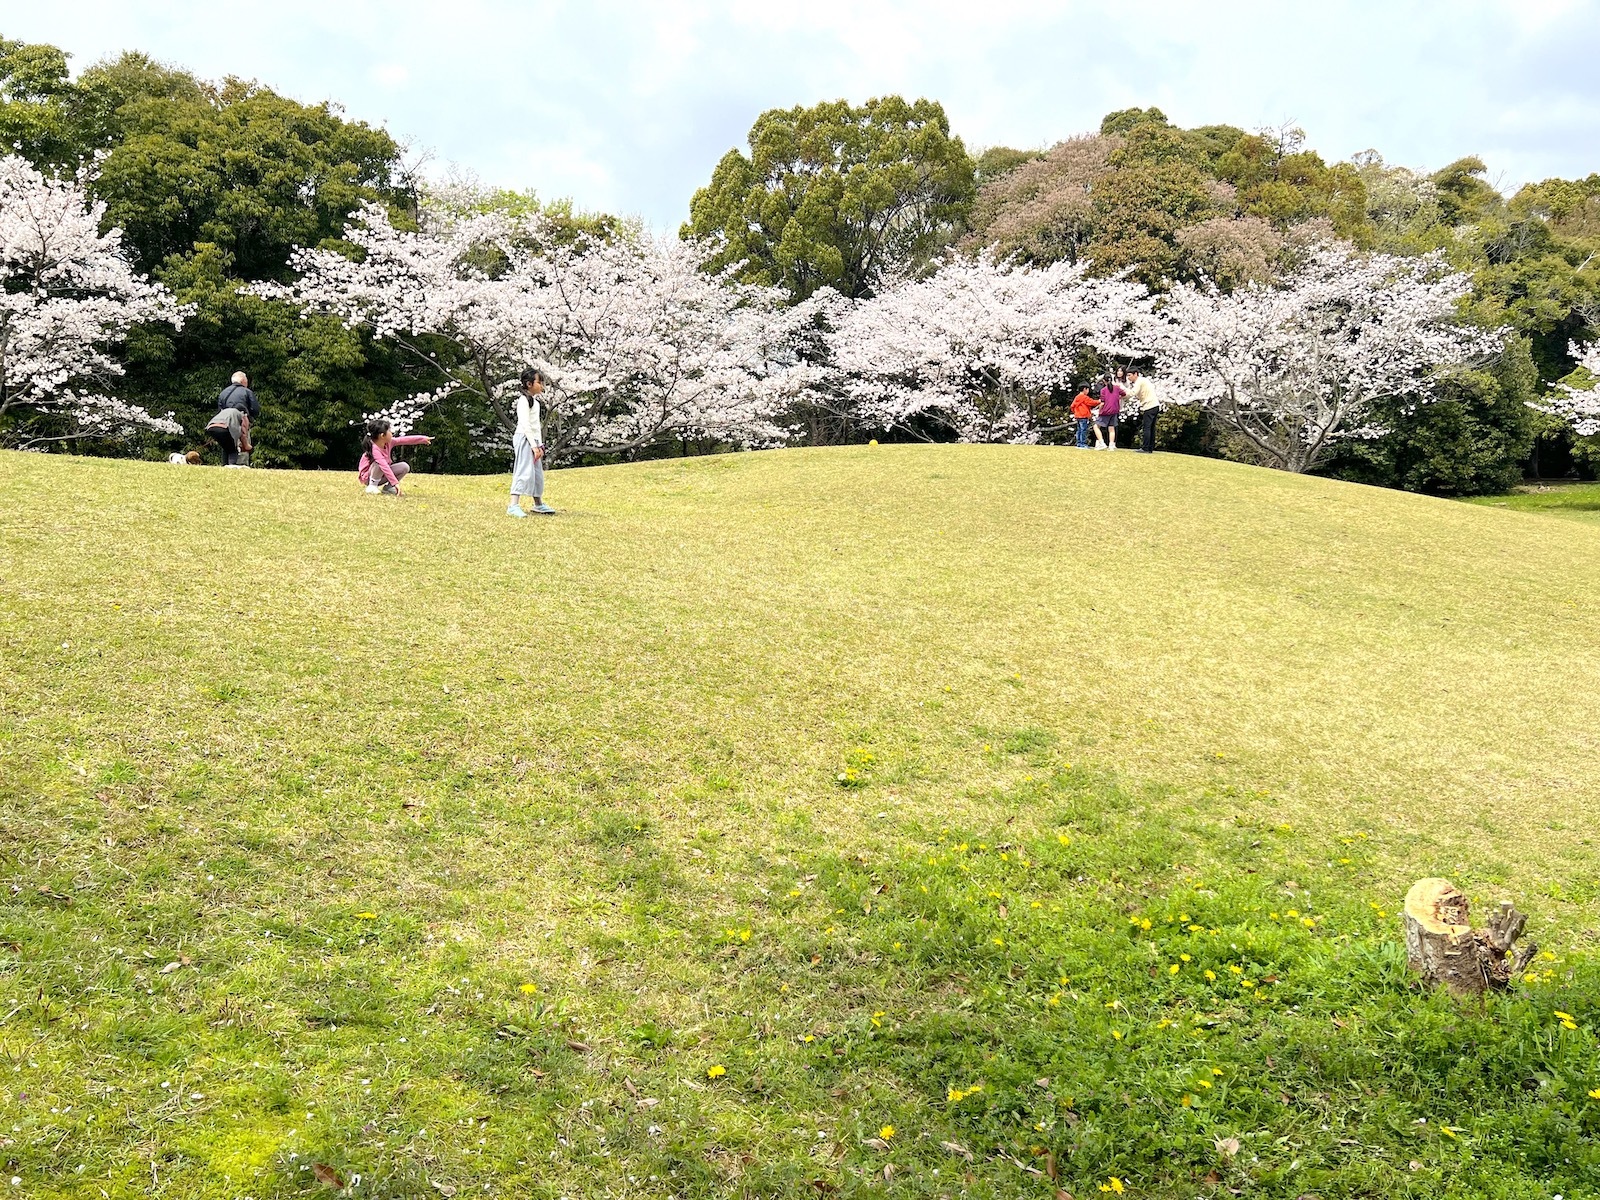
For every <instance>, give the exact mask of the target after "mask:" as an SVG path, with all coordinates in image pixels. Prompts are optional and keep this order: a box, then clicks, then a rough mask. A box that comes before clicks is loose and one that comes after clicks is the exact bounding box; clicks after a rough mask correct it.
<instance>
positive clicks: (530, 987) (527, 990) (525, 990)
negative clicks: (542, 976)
mask: <svg viewBox="0 0 1600 1200" xmlns="http://www.w3.org/2000/svg"><path fill="white" fill-rule="evenodd" d="M538 990H539V985H538V984H536V983H525V984H523V985H522V986H521V987H519V988H518V989H517V991H519V992H521V993H522V994H523V995H524V996H531V995H533V994H534V993H535V992H537V991H538Z"/></svg>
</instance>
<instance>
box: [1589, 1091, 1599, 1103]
mask: <svg viewBox="0 0 1600 1200" xmlns="http://www.w3.org/2000/svg"><path fill="white" fill-rule="evenodd" d="M1589 1099H1591V1100H1600V1088H1590V1089H1589Z"/></svg>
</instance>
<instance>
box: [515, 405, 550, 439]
mask: <svg viewBox="0 0 1600 1200" xmlns="http://www.w3.org/2000/svg"><path fill="white" fill-rule="evenodd" d="M515 436H516V437H522V438H527V439H528V445H530V446H542V445H543V444H544V428H543V426H542V425H541V424H540V423H539V401H538V400H536V399H535V398H534V397H532V396H530V395H528V393H527V392H518V393H517V432H516V435H515Z"/></svg>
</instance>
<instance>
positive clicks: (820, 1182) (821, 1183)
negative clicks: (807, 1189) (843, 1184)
mask: <svg viewBox="0 0 1600 1200" xmlns="http://www.w3.org/2000/svg"><path fill="white" fill-rule="evenodd" d="M811 1186H812V1187H814V1188H816V1189H817V1191H819V1192H821V1193H822V1194H823V1195H824V1196H826V1195H827V1194H828V1193H829V1192H837V1191H838V1190H839V1185H838V1184H834V1183H829V1182H828V1181H827V1180H826V1179H813V1180H812V1181H811Z"/></svg>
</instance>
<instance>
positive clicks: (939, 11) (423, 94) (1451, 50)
mask: <svg viewBox="0 0 1600 1200" xmlns="http://www.w3.org/2000/svg"><path fill="white" fill-rule="evenodd" d="M5 32H6V34H7V36H10V37H18V36H22V37H26V38H29V39H33V40H44V41H53V42H55V43H56V44H58V45H61V46H63V47H65V48H67V49H69V50H73V51H75V52H76V53H77V55H78V58H77V60H76V61H78V62H83V61H92V60H93V59H95V58H98V57H102V56H104V55H107V54H113V53H116V52H119V51H121V50H124V49H142V50H146V51H148V52H150V53H152V54H154V55H156V56H157V57H159V58H162V59H166V60H169V61H173V62H177V63H180V64H182V65H184V66H187V67H189V68H191V69H192V70H194V71H196V72H198V73H200V74H202V75H206V76H210V77H220V76H222V75H225V74H238V75H243V76H246V77H253V78H256V79H259V80H261V81H263V82H265V83H268V84H270V85H271V86H273V87H276V88H278V89H280V90H282V91H285V92H287V93H288V94H290V95H293V96H296V97H298V98H300V99H303V100H312V101H314V100H322V99H328V98H332V99H337V100H339V101H341V102H342V103H343V104H344V107H345V109H346V111H347V112H348V113H349V114H350V115H352V116H354V117H358V118H362V119H366V120H371V121H374V122H376V121H384V122H386V124H387V125H388V127H389V128H390V129H391V130H392V131H393V132H395V133H396V134H397V135H402V136H409V137H411V138H413V139H414V140H415V141H416V142H417V143H419V144H421V145H424V146H428V147H430V148H432V149H433V150H434V151H436V153H437V155H438V156H439V158H440V159H442V160H446V161H456V162H459V163H460V164H462V165H463V166H465V167H467V168H469V169H471V170H472V171H474V172H476V173H477V174H478V175H480V176H481V177H482V178H484V179H486V180H488V181H492V182H495V183H500V184H504V185H507V186H512V187H519V188H520V187H532V188H535V189H536V190H538V191H539V193H540V194H541V195H545V196H559V195H571V196H573V197H574V198H575V199H576V200H577V201H578V202H579V203H580V204H582V205H586V206H590V207H607V208H612V209H617V210H621V211H624V212H629V213H638V214H642V215H644V216H645V217H646V218H647V219H649V220H651V221H652V222H654V223H656V224H658V225H661V226H664V227H672V226H675V225H676V224H677V222H678V221H679V220H681V219H682V218H683V216H684V215H685V214H686V213H687V210H688V202H689V196H690V194H691V193H692V192H693V190H694V188H695V187H697V186H699V185H701V184H703V183H704V182H705V181H706V180H707V179H708V178H709V177H710V174H711V169H712V167H713V166H714V165H715V163H716V161H717V159H718V158H719V157H720V156H721V155H722V154H723V153H724V152H725V151H726V150H727V149H728V148H729V147H731V146H735V145H742V144H743V141H744V135H745V133H746V131H747V130H748V129H749V127H750V124H751V122H752V121H753V120H754V119H755V117H756V116H757V114H758V113H760V112H761V111H762V110H763V109H766V108H769V107H787V106H790V105H793V104H801V103H811V102H814V101H816V100H821V99H832V98H837V97H841V96H842V97H846V98H848V99H851V100H855V101H860V100H864V99H866V98H867V97H869V96H874V95H882V94H885V93H890V92H901V93H903V94H906V95H909V96H918V95H926V96H930V97H934V98H937V99H940V100H942V101H944V103H945V107H946V110H947V111H948V112H949V113H950V117H951V121H952V124H953V126H954V128H955V130H956V132H958V133H960V134H961V135H962V136H963V137H965V138H966V140H967V141H968V142H969V143H971V144H987V145H993V144H1011V145H1047V144H1049V143H1051V142H1054V141H1056V140H1058V139H1060V138H1062V137H1065V136H1067V135H1069V134H1072V133H1074V132H1078V131H1081V130H1083V129H1086V128H1092V127H1093V126H1094V125H1096V124H1097V123H1098V121H1099V118H1100V116H1101V115H1102V114H1103V113H1105V112H1107V111H1109V110H1111V109H1115V108H1122V107H1126V106H1128V105H1131V104H1141V105H1143V104H1150V103H1155V104H1159V105H1160V106H1161V107H1163V108H1164V109H1166V110H1167V112H1168V114H1169V115H1170V116H1171V117H1172V118H1173V119H1174V120H1177V121H1179V122H1181V123H1184V124H1201V123H1224V122H1225V123H1229V124H1235V125H1241V126H1244V127H1247V128H1249V127H1254V126H1258V125H1269V124H1278V123H1280V122H1282V121H1284V120H1291V119H1292V120H1295V121H1297V122H1298V123H1300V124H1301V125H1303V126H1304V127H1305V128H1306V130H1307V132H1308V133H1309V135H1310V141H1311V144H1312V145H1313V146H1315V147H1316V148H1318V149H1320V150H1321V151H1322V152H1323V154H1324V156H1326V157H1329V158H1340V157H1344V156H1346V155H1348V154H1351V153H1353V152H1355V151H1357V150H1361V149H1364V148H1366V147H1369V146H1372V147H1376V148H1378V149H1379V150H1381V151H1382V152H1383V154H1384V155H1385V157H1387V158H1388V159H1389V160H1391V161H1399V162H1407V163H1411V164H1413V165H1417V166H1421V167H1429V166H1438V165H1441V164H1442V163H1444V162H1448V161H1450V160H1451V159H1454V158H1457V157H1459V156H1461V155H1463V154H1468V153H1481V154H1483V155H1484V156H1485V157H1486V158H1490V159H1491V160H1492V161H1491V164H1490V165H1491V168H1493V169H1495V170H1506V171H1508V172H1509V173H1510V177H1511V178H1512V179H1513V180H1514V181H1515V180H1521V179H1526V178H1540V177H1544V176H1548V175H1557V174H1562V175H1574V174H1587V173H1589V172H1590V171H1593V170H1596V169H1600V138H1597V135H1596V132H1595V130H1596V128H1597V126H1596V124H1595V123H1594V121H1593V119H1592V115H1590V114H1592V113H1593V111H1594V108H1595V106H1596V105H1597V104H1600V83H1597V82H1596V80H1595V78H1594V77H1595V75H1596V72H1594V71H1593V69H1592V62H1590V61H1588V60H1589V58H1590V57H1591V55H1592V51H1593V47H1594V46H1595V45H1596V43H1597V41H1600V15H1597V5H1596V3H1594V2H1592V0H1465V2H1464V3H1460V4H1450V5H1446V4H1442V3H1424V4H1416V5H1404V4H1395V3H1393V2H1392V0H1382V2H1379V0H1361V2H1356V0H1350V2H1345V3H1340V2H1337V0H1325V2H1324V3H1321V4H1315V5H1311V4H1297V5H1286V4H1281V3H1275V2H1269V0H1236V2H1233V3H1212V4H1194V3H1187V2H1179V0H1120V2H1119V0H1103V2H1097V3H1085V2H1071V0H1068V2H1066V3H1037V2H1030V0H986V2H985V3H983V4H981V5H973V4H971V3H970V0H965V2H964V3H961V4H957V3H955V0H923V2H920V3H912V2H901V0H891V2H876V3H874V2H862V0H812V2H811V3H807V4H772V3H759V2H756V3H751V2H740V3H735V2H733V0H661V2H658V3H642V2H641V3H627V2H623V0H595V2H593V3H588V4H583V5H578V4H562V3H555V2H553V0H534V2H532V3H526V2H524V3H518V2H516V0H458V2H456V3H452V4H450V5H440V4H437V3H433V2H430V0H393V2H391V3H386V4H379V3H376V2H375V0H351V2H347V3H336V4H330V3H327V2H326V0H319V2H316V3H313V2H312V0H279V2H278V3H276V4H274V5H273V6H271V7H260V6H250V7H244V6H227V7H218V6H215V5H212V4H209V3H206V4H202V3H199V0H177V2H174V3H161V4H157V3H155V2H154V0H147V2H140V0H131V2H130V0H121V2H119V3H113V2H111V0H82V2H78V3H60V4H56V5H51V6H45V5H35V6H32V7H31V8H29V9H28V10H26V11H24V12H21V13H18V14H16V15H14V16H11V17H10V18H8V21H7V28H6V31H5Z"/></svg>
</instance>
